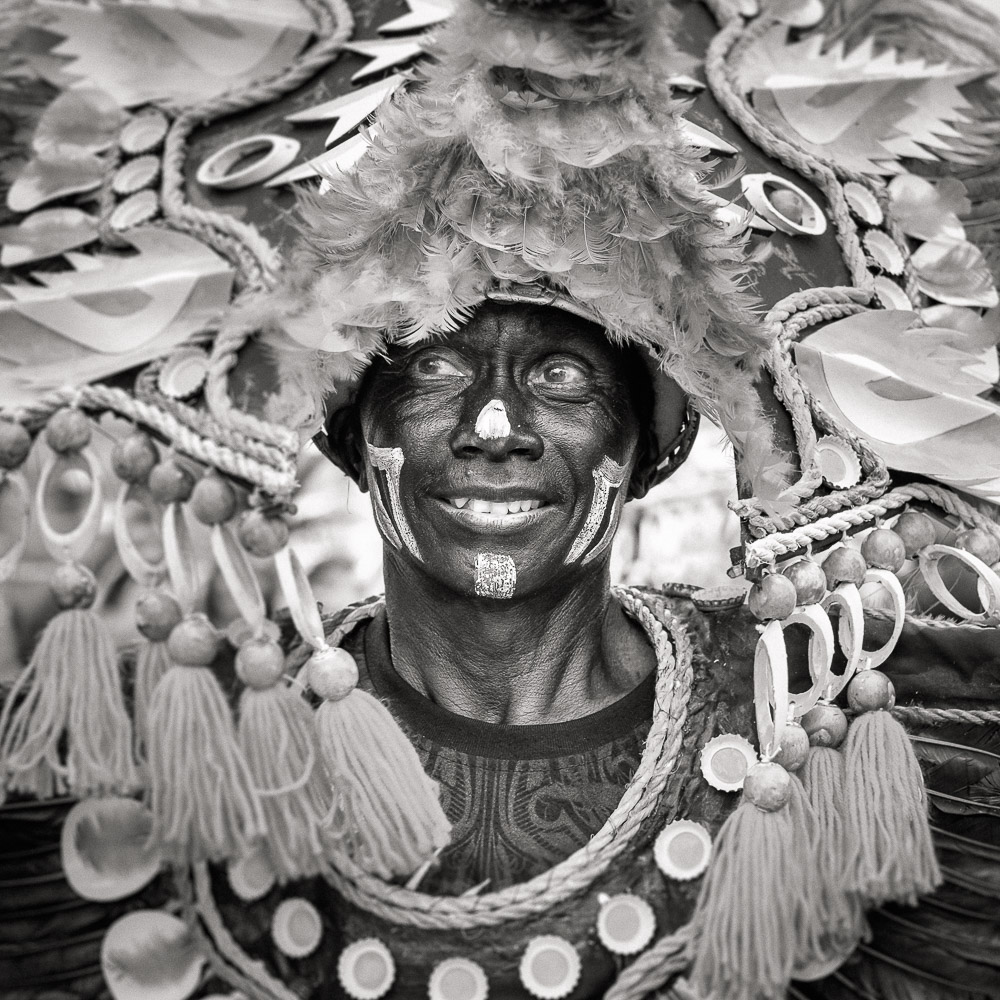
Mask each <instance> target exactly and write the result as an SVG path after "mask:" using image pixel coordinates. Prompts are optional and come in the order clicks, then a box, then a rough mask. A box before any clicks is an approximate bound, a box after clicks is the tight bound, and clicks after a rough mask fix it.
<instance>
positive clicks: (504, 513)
mask: <svg viewBox="0 0 1000 1000" xmlns="http://www.w3.org/2000/svg"><path fill="white" fill-rule="evenodd" d="M446 500H447V502H448V503H449V504H450V505H451V506H452V507H457V508H458V509H459V510H467V511H470V512H471V511H474V512H475V513H477V514H492V515H493V516H494V517H508V516H509V515H511V514H522V513H523V514H526V513H527V512H528V511H529V510H538V508H539V507H542V506H544V505H543V503H542V501H541V500H510V501H507V502H506V503H493V502H492V501H490V500H475V499H471V498H469V497H455V498H451V497H447V498H446Z"/></svg>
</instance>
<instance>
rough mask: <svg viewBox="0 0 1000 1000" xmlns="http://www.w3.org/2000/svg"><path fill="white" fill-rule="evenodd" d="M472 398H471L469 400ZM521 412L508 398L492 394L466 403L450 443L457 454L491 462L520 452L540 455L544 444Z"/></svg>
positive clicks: (528, 455)
mask: <svg viewBox="0 0 1000 1000" xmlns="http://www.w3.org/2000/svg"><path fill="white" fill-rule="evenodd" d="M470 402H471V401H470ZM523 418H524V414H523V413H521V412H520V411H519V409H518V408H517V407H516V406H515V407H512V406H511V403H510V400H509V399H503V398H501V397H500V396H495V397H493V398H492V399H488V400H487V401H486V402H485V403H481V402H479V401H477V402H476V403H473V404H472V405H469V406H467V407H466V409H465V411H464V412H463V414H462V420H461V422H460V423H459V424H458V426H457V427H456V428H455V429H454V430H453V431H452V433H451V438H450V440H449V443H450V445H451V451H452V454H453V455H454V456H455V457H456V458H475V457H477V456H480V455H481V456H483V457H484V458H487V459H489V460H490V461H491V462H502V461H504V460H505V459H507V458H512V457H515V456H518V455H520V456H522V457H524V458H530V459H537V458H541V457H542V452H543V451H544V447H545V446H544V445H543V444H542V439H541V437H539V435H538V433H537V432H536V431H535V429H534V428H533V427H532V426H531V424H530V423H529V422H528V421H527V420H525V419H523Z"/></svg>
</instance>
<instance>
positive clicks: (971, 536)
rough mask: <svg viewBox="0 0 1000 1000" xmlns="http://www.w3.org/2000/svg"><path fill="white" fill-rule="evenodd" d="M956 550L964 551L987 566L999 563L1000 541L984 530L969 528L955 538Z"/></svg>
mask: <svg viewBox="0 0 1000 1000" xmlns="http://www.w3.org/2000/svg"><path fill="white" fill-rule="evenodd" d="M953 544H954V546H955V548H956V549H964V550H965V551H966V552H968V553H969V554H970V555H974V556H975V557H976V558H977V559H982V561H983V562H984V563H986V565H987V566H992V565H993V564H994V563H996V562H1000V540H998V539H997V537H996V535H994V534H993V533H992V532H990V531H987V530H986V529H985V528H969V529H968V530H967V531H963V532H960V533H959V534H958V535H956V536H955V541H954V543H953Z"/></svg>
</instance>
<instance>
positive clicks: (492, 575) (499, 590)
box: [476, 552, 517, 600]
mask: <svg viewBox="0 0 1000 1000" xmlns="http://www.w3.org/2000/svg"><path fill="white" fill-rule="evenodd" d="M516 584H517V568H516V567H515V566H514V560H513V559H511V557H510V556H505V555H501V554H500V553H497V552H477V553H476V596H477V597H492V598H494V599H496V600H507V599H509V598H511V597H513V596H514V587H515V585H516Z"/></svg>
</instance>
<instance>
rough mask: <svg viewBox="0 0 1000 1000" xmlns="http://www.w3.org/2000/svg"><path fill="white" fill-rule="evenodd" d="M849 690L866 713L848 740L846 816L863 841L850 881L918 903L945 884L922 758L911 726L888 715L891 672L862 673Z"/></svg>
mask: <svg viewBox="0 0 1000 1000" xmlns="http://www.w3.org/2000/svg"><path fill="white" fill-rule="evenodd" d="M847 697H848V702H849V704H850V706H851V708H852V709H854V710H855V711H856V712H859V713H861V714H860V715H858V717H857V718H856V719H855V720H854V722H853V723H852V724H851V727H850V729H849V730H848V732H847V740H846V742H845V744H844V758H845V763H846V767H847V779H846V790H847V808H846V810H845V815H846V817H847V820H848V835H849V837H850V838H851V839H852V840H853V841H854V842H855V843H856V844H857V848H858V849H857V854H856V856H855V858H854V859H853V860H854V863H853V864H852V865H851V866H850V868H849V869H848V872H847V884H848V887H849V888H851V889H853V890H855V891H856V892H858V893H859V894H860V895H861V897H862V898H863V899H865V900H868V901H870V902H872V903H875V904H876V905H878V904H881V903H884V902H885V901H886V900H890V899H891V900H895V901H897V902H901V903H909V904H910V905H914V904H915V903H916V902H917V897H918V896H920V895H922V894H924V893H927V892H930V891H931V890H933V889H934V888H935V886H937V885H939V884H940V883H941V870H940V868H939V867H938V863H937V859H936V858H935V856H934V845H933V841H932V837H931V831H930V826H929V824H928V820H927V793H926V791H925V789H924V779H923V775H922V774H921V771H920V765H919V763H917V758H916V756H915V755H914V753H913V747H912V746H911V745H910V739H909V737H908V736H907V735H906V731H905V730H904V729H903V727H902V726H901V725H900V724H899V723H898V722H897V721H896V720H895V719H894V718H893V717H892V716H891V715H890V714H889V711H888V709H889V708H891V707H892V704H893V701H894V700H895V692H894V691H893V688H892V682H891V681H890V680H889V678H888V677H886V675H885V674H883V673H882V672H881V671H879V670H871V669H869V670H864V671H862V672H861V673H858V674H857V675H855V677H853V678H852V680H851V683H850V685H849V686H848V689H847Z"/></svg>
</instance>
